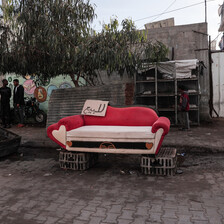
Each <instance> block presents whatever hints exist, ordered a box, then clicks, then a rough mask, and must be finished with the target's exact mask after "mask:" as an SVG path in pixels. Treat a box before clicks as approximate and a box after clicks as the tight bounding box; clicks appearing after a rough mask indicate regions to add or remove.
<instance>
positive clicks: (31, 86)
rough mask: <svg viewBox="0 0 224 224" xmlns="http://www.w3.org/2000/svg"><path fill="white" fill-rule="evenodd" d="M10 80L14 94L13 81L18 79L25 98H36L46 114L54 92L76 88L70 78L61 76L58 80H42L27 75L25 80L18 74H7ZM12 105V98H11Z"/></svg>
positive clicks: (6, 76)
mask: <svg viewBox="0 0 224 224" xmlns="http://www.w3.org/2000/svg"><path fill="white" fill-rule="evenodd" d="M4 78H6V79H7V80H8V83H9V85H8V87H10V88H11V90H12V93H13V88H14V86H13V80H14V79H18V80H19V83H20V85H23V87H24V97H28V98H30V97H35V98H36V99H37V101H38V102H39V103H40V109H42V110H44V111H45V112H46V111H47V110H48V101H49V99H50V96H51V93H52V90H54V89H58V88H63V89H64V88H72V87H75V86H74V83H73V82H72V81H71V78H70V77H69V76H64V75H60V76H57V77H56V78H52V79H47V80H40V79H39V78H38V77H37V76H35V75H34V76H32V75H27V76H26V77H25V78H23V77H21V76H18V75H16V74H7V75H5V77H4ZM11 105H12V98H11Z"/></svg>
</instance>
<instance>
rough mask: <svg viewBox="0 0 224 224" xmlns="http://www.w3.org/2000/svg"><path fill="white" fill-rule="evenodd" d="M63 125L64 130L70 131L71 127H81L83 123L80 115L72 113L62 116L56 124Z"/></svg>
mask: <svg viewBox="0 0 224 224" xmlns="http://www.w3.org/2000/svg"><path fill="white" fill-rule="evenodd" d="M61 125H64V126H65V127H66V131H71V130H73V129H76V128H79V127H82V126H83V125H84V120H83V116H82V115H74V116H70V117H64V118H62V119H61V120H60V121H59V122H58V126H59V127H60V126H61Z"/></svg>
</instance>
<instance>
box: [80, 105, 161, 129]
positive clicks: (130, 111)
mask: <svg viewBox="0 0 224 224" xmlns="http://www.w3.org/2000/svg"><path fill="white" fill-rule="evenodd" d="M157 119H158V116H157V114H156V112H155V111H154V110H152V109H149V108H145V107H127V108H114V107H110V106H108V108H107V112H106V116H105V117H94V116H87V115H85V116H84V121H85V125H114V126H152V125H153V124H154V122H155V121H156V120H157Z"/></svg>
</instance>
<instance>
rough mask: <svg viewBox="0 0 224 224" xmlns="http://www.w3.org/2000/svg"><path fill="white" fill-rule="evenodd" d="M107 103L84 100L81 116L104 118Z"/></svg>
mask: <svg viewBox="0 0 224 224" xmlns="http://www.w3.org/2000/svg"><path fill="white" fill-rule="evenodd" d="M108 103H109V101H102V100H86V102H85V104H84V106H83V108H82V113H81V114H82V115H90V116H99V117H104V116H105V114H106V111H107V106H108Z"/></svg>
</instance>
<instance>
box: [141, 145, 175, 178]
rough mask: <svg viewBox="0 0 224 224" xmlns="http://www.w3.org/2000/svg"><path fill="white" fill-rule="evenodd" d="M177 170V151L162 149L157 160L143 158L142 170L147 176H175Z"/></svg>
mask: <svg viewBox="0 0 224 224" xmlns="http://www.w3.org/2000/svg"><path fill="white" fill-rule="evenodd" d="M176 169H177V150H176V149H175V148H161V149H160V151H159V153H158V154H157V155H156V157H155V158H152V157H148V156H142V158H141V170H142V173H143V174H147V175H159V176H161V175H162V176H164V175H171V176H173V175H175V173H176Z"/></svg>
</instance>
